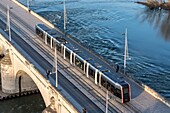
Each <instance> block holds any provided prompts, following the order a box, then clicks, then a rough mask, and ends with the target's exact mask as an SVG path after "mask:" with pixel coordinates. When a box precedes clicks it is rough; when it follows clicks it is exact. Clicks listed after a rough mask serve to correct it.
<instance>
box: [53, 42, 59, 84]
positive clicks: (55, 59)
mask: <svg viewBox="0 0 170 113" xmlns="http://www.w3.org/2000/svg"><path fill="white" fill-rule="evenodd" d="M54 45H55V50H54V52H55V53H54V67H53V69H55V75H56V84H55V85H56V87H58V74H57V45H56V40H54Z"/></svg>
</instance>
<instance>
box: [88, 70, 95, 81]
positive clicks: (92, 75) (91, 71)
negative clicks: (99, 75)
mask: <svg viewBox="0 0 170 113" xmlns="http://www.w3.org/2000/svg"><path fill="white" fill-rule="evenodd" d="M89 76H90V77H91V78H93V79H95V70H93V69H91V68H90V67H89Z"/></svg>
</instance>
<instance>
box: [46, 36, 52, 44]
mask: <svg viewBox="0 0 170 113" xmlns="http://www.w3.org/2000/svg"><path fill="white" fill-rule="evenodd" d="M50 42H51V37H50V36H48V35H47V43H48V44H50Z"/></svg>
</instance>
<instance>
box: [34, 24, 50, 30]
mask: <svg viewBox="0 0 170 113" xmlns="http://www.w3.org/2000/svg"><path fill="white" fill-rule="evenodd" d="M37 26H38V27H40V28H41V29H43V30H44V31H49V30H51V29H50V28H48V27H47V26H45V25H44V24H37Z"/></svg>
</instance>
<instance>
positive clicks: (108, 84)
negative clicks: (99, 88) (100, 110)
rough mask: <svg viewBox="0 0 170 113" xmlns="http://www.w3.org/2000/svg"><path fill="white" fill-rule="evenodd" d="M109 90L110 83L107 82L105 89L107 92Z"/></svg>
mask: <svg viewBox="0 0 170 113" xmlns="http://www.w3.org/2000/svg"><path fill="white" fill-rule="evenodd" d="M109 88H110V83H109V82H107V89H108V90H109Z"/></svg>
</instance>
